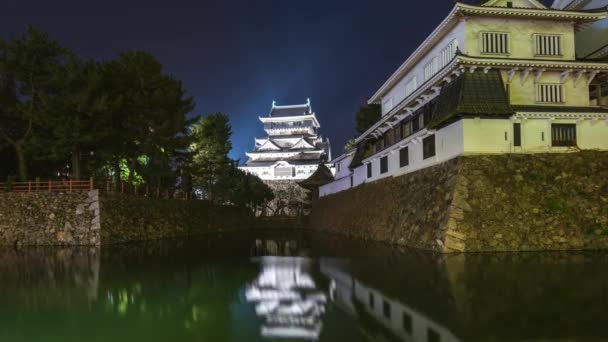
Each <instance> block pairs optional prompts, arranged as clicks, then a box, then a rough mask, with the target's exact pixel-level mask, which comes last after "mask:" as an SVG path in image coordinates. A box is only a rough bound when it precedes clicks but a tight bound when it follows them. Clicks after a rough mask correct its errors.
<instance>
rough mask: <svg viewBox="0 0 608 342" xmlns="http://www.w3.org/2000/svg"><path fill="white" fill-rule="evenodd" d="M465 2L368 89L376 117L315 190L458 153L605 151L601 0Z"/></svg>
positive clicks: (607, 102) (605, 51)
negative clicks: (379, 82) (378, 108)
mask: <svg viewBox="0 0 608 342" xmlns="http://www.w3.org/2000/svg"><path fill="white" fill-rule="evenodd" d="M467 2H469V3H473V4H465V3H463V2H456V3H455V5H454V7H453V8H452V10H451V11H450V12H449V13H448V14H447V16H446V17H445V19H444V20H443V21H442V22H441V23H440V24H439V26H437V27H436V28H435V30H434V31H433V32H431V33H430V35H429V36H428V37H427V38H426V40H425V41H424V42H423V43H422V44H421V45H420V46H419V47H418V48H417V49H416V50H415V51H414V52H413V53H412V54H411V55H410V56H409V57H408V58H407V59H406V60H405V61H404V62H403V64H402V65H401V66H400V67H399V68H398V69H397V70H396V71H395V72H394V73H393V74H392V75H391V76H390V77H389V78H388V79H387V80H386V81H385V82H384V84H383V85H382V86H381V87H380V88H379V89H378V90H377V91H376V92H375V93H374V94H373V95H372V97H371V98H370V100H369V103H370V104H379V105H381V107H382V117H381V119H380V120H379V121H378V122H376V123H375V124H374V125H372V126H371V127H370V128H369V129H368V130H367V131H366V132H364V133H363V134H361V135H360V136H359V137H358V138H357V139H356V144H357V147H356V150H355V151H354V152H350V153H348V154H344V155H342V156H340V157H338V158H336V159H335V160H333V161H332V163H333V164H334V165H335V167H336V173H337V174H336V177H335V178H336V180H335V181H334V182H332V183H330V184H327V185H323V186H322V187H321V188H320V189H319V194H320V196H326V195H330V194H333V193H336V192H340V191H343V190H346V189H349V188H352V187H356V186H358V185H360V184H363V183H369V182H374V181H377V180H379V179H382V178H386V177H392V176H399V175H403V174H406V173H410V172H414V171H416V170H420V169H424V168H427V167H430V166H433V165H437V164H440V163H443V162H446V161H448V160H450V159H453V158H457V157H459V156H462V155H473V154H503V153H565V152H573V151H578V150H589V149H591V150H604V151H605V150H608V138H607V137H608V48H607V47H606V43H608V38H607V37H608V36H607V34H606V18H607V16H608V11H607V8H606V1H605V0H600V1H568V0H564V1H556V3H555V5H554V6H553V8H548V7H547V6H545V5H543V4H542V3H541V2H539V1H536V0H512V1H507V0H484V1H467ZM591 6H596V7H595V8H591Z"/></svg>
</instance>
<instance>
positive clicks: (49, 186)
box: [0, 178, 95, 192]
mask: <svg viewBox="0 0 608 342" xmlns="http://www.w3.org/2000/svg"><path fill="white" fill-rule="evenodd" d="M94 188H95V185H94V182H93V178H91V179H89V180H85V181H77V180H63V181H44V182H42V181H31V182H11V183H0V192H77V191H90V190H93V189H94Z"/></svg>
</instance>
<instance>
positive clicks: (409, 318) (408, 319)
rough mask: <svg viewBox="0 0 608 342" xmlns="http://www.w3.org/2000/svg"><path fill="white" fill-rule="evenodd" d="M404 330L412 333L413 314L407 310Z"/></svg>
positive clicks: (404, 315) (404, 316)
mask: <svg viewBox="0 0 608 342" xmlns="http://www.w3.org/2000/svg"><path fill="white" fill-rule="evenodd" d="M403 330H405V331H407V332H408V333H409V334H411V333H412V316H410V315H409V314H408V313H407V312H404V313H403Z"/></svg>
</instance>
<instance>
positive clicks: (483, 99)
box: [429, 70, 514, 128]
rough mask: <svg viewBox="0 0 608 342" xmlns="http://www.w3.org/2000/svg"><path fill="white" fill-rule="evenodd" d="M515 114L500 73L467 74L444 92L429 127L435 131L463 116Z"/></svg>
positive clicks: (494, 71)
mask: <svg viewBox="0 0 608 342" xmlns="http://www.w3.org/2000/svg"><path fill="white" fill-rule="evenodd" d="M513 113H514V112H513V109H512V108H511V106H510V105H509V98H508V96H507V93H506V91H505V87H504V84H503V82H502V77H501V76H500V72H499V71H498V70H491V71H489V72H487V73H484V72H480V71H478V72H473V73H471V72H464V73H463V74H462V75H460V76H458V78H456V79H455V80H453V81H452V82H450V83H448V84H446V85H445V86H443V88H442V89H441V93H440V94H439V97H438V100H437V105H436V106H435V109H434V111H433V120H432V122H431V124H430V125H429V127H430V128H435V127H437V126H439V125H440V124H442V123H443V122H445V121H448V120H450V119H452V118H455V117H459V116H468V115H474V116H507V115H512V114H513Z"/></svg>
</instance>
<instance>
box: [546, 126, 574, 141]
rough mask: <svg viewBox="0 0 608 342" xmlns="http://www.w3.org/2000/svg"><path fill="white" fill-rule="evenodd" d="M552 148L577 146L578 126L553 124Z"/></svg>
mask: <svg viewBox="0 0 608 342" xmlns="http://www.w3.org/2000/svg"><path fill="white" fill-rule="evenodd" d="M551 145H552V146H576V124H552V125H551Z"/></svg>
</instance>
